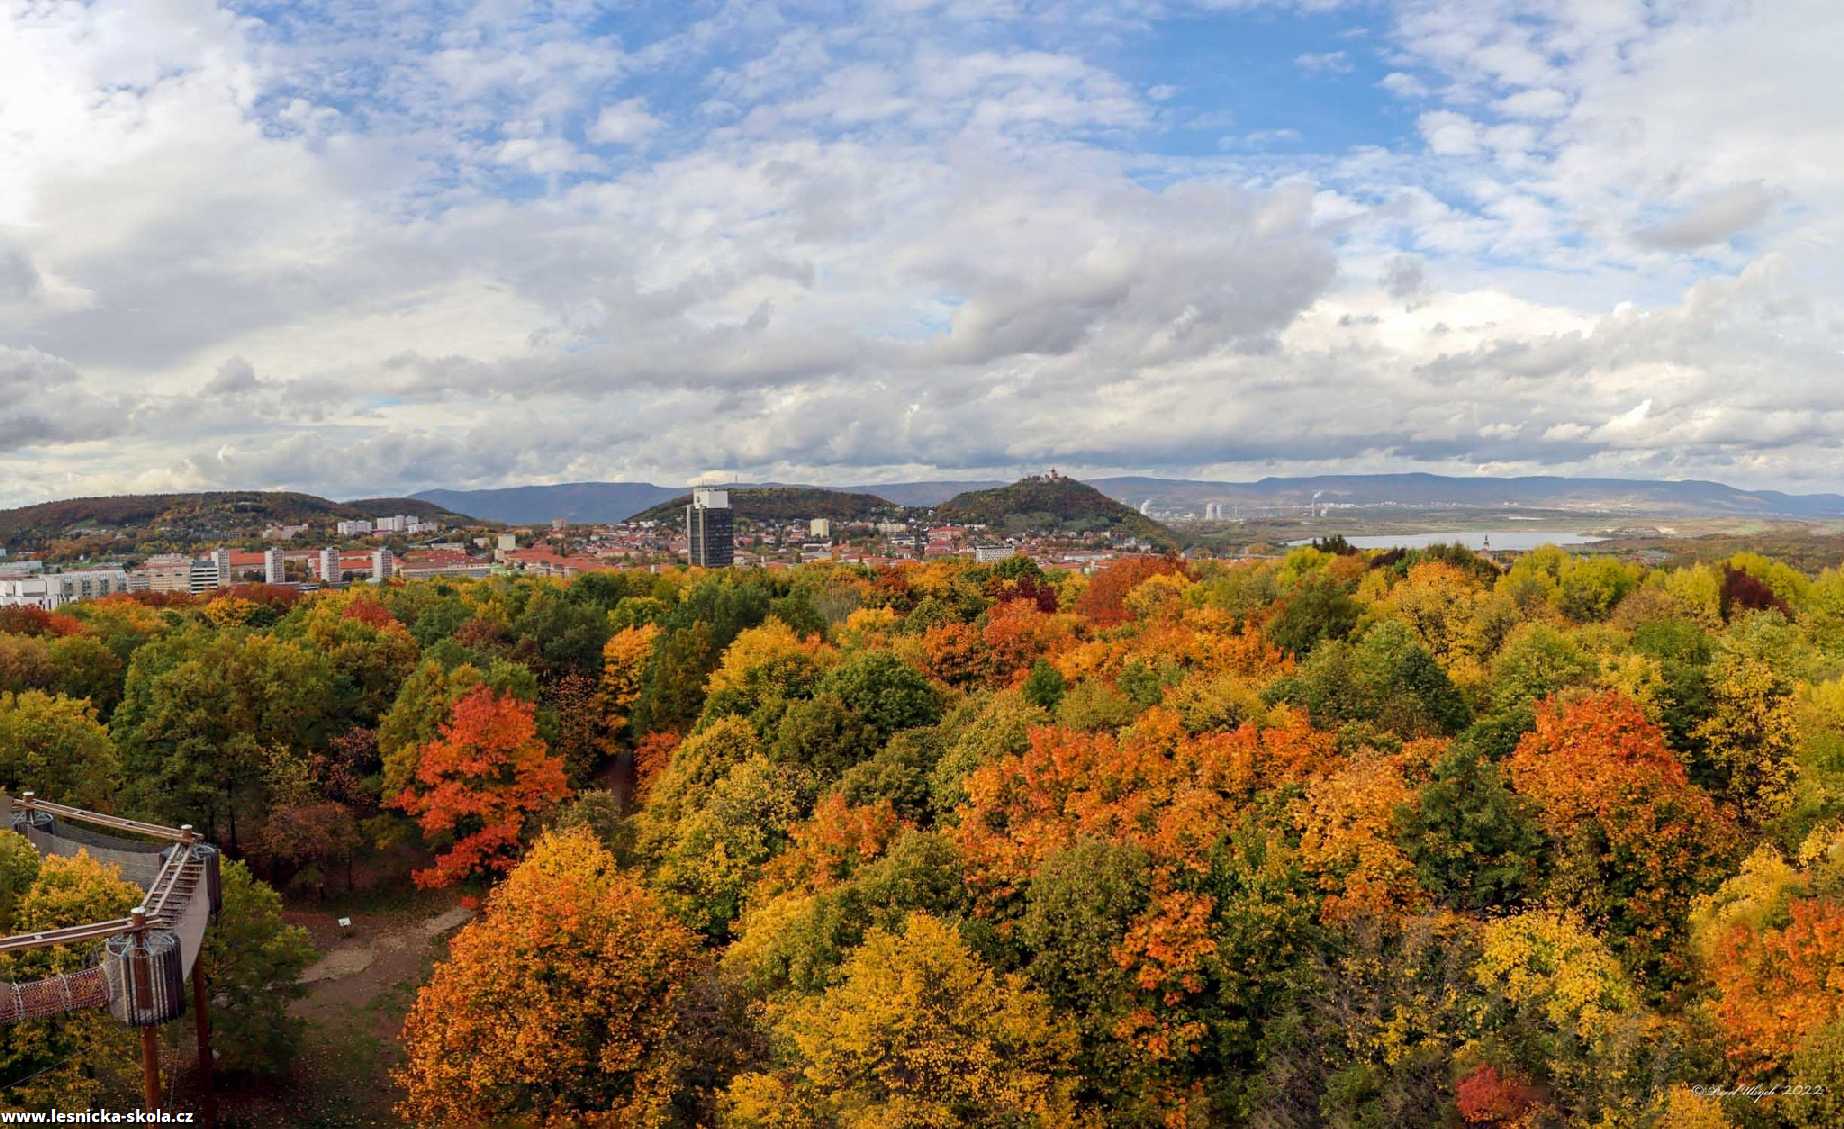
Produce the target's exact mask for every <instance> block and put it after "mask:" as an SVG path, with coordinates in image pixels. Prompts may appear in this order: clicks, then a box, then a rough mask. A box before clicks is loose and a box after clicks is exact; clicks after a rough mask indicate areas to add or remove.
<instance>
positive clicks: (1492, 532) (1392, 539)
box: [1290, 529, 1606, 549]
mask: <svg viewBox="0 0 1844 1129" xmlns="http://www.w3.org/2000/svg"><path fill="white" fill-rule="evenodd" d="M1487 538H1490V539H1491V542H1492V548H1494V549H1535V548H1537V547H1538V546H1540V545H1592V544H1594V543H1595V542H1596V541H1604V540H1606V538H1604V537H1593V536H1590V535H1588V534H1586V533H1559V532H1558V533H1550V532H1544V531H1543V530H1540V529H1464V530H1448V531H1446V532H1443V533H1382V534H1377V535H1375V536H1366V537H1346V538H1345V540H1347V541H1349V542H1351V544H1353V545H1355V546H1356V547H1357V548H1360V549H1425V548H1427V547H1428V546H1429V545H1452V544H1454V543H1455V542H1458V543H1459V544H1462V545H1465V546H1466V547H1467V548H1469V549H1483V548H1485V543H1486V539H1487ZM1311 541H1312V539H1311V538H1307V539H1306V540H1304V541H1293V542H1290V544H1294V545H1307V544H1311Z"/></svg>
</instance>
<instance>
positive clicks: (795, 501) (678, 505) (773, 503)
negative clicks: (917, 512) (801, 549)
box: [628, 486, 903, 521]
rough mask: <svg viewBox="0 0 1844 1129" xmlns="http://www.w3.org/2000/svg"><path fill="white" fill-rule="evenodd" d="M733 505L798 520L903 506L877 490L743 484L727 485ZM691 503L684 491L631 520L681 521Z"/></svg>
mask: <svg viewBox="0 0 1844 1129" xmlns="http://www.w3.org/2000/svg"><path fill="white" fill-rule="evenodd" d="M727 489H729V492H730V508H731V509H732V510H734V511H735V513H736V516H737V517H739V518H746V519H748V520H750V521H798V520H801V519H803V518H815V517H824V518H831V519H832V520H833V521H869V520H871V519H873V518H877V517H901V516H902V514H903V507H902V506H899V505H897V504H895V503H894V502H891V501H890V500H889V499H887V498H880V497H878V496H877V495H875V494H859V493H854V492H851V491H846V490H824V489H821V488H819V487H815V486H741V487H730V488H727ZM690 504H691V494H690V493H685V494H680V495H677V496H675V497H672V498H668V499H667V500H666V501H664V502H661V503H659V504H658V505H655V506H650V507H648V508H647V509H644V510H642V511H640V512H639V513H637V514H634V515H633V516H632V517H630V518H628V520H630V521H677V520H679V519H680V517H681V516H682V515H683V514H684V511H685V507H686V506H688V505H690Z"/></svg>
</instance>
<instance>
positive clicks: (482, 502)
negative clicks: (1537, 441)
mask: <svg viewBox="0 0 1844 1129" xmlns="http://www.w3.org/2000/svg"><path fill="white" fill-rule="evenodd" d="M1084 481H1086V482H1087V483H1088V485H1090V486H1093V487H1094V488H1095V489H1097V490H1099V491H1100V492H1101V493H1103V494H1105V495H1107V496H1108V497H1109V498H1112V499H1113V500H1115V501H1117V502H1121V503H1123V504H1125V505H1127V506H1130V507H1136V508H1137V507H1138V506H1139V505H1140V504H1141V503H1143V502H1147V501H1150V502H1152V504H1153V508H1154V509H1156V510H1160V511H1166V512H1170V511H1183V510H1192V511H1196V512H1199V513H1201V512H1202V510H1203V507H1204V506H1205V504H1207V503H1209V502H1217V503H1219V504H1221V505H1223V506H1224V507H1225V509H1226V510H1227V509H1228V508H1229V507H1233V506H1238V505H1247V506H1289V505H1300V506H1305V505H1307V504H1309V503H1310V502H1311V501H1312V500H1313V495H1315V494H1319V495H1320V498H1319V501H1320V502H1321V503H1322V504H1323V503H1331V504H1343V505H1358V506H1385V505H1395V506H1402V507H1408V508H1432V507H1442V506H1463V507H1473V508H1492V507H1504V506H1510V507H1522V508H1530V509H1560V510H1576V511H1581V512H1585V513H1597V514H1629V515H1633V516H1646V515H1650V516H1661V517H1663V516H1693V515H1710V516H1722V515H1729V516H1733V515H1756V516H1761V517H1800V518H1818V517H1844V496H1841V495H1838V494H1786V493H1782V492H1780V491H1777V490H1741V489H1737V488H1735V487H1733V486H1724V485H1723V484H1722V483H1720V482H1704V481H1697V480H1688V481H1679V482H1672V481H1663V480H1652V479H1624V478H1564V477H1559V476H1555V475H1542V476H1530V477H1522V478H1456V477H1450V476H1446V475H1438V474H1339V475H1317V476H1313V477H1306V478H1263V479H1261V480H1259V481H1256V482H1216V481H1208V480H1198V479H1175V478H1150V477H1113V478H1091V479H1085V480H1084ZM748 485H749V486H750V487H767V486H776V485H780V484H777V483H752V484H748ZM1004 485H1005V483H1003V482H997V481H992V480H978V481H967V482H953V481H928V482H893V483H881V484H876V485H868V486H847V487H842V488H840V489H842V490H843V491H844V492H846V493H858V494H873V495H876V496H877V497H879V498H885V499H888V500H889V501H891V502H894V503H896V504H897V505H902V506H939V505H941V504H942V503H944V502H946V501H948V500H949V499H950V498H952V497H954V496H955V495H956V494H961V493H965V492H968V491H978V490H990V489H996V488H999V487H1002V486H1004ZM741 488H743V487H732V489H741ZM688 489H689V488H688V487H684V486H656V485H654V484H652V483H650V482H573V483H566V484H563V485H558V486H515V487H509V488H505V489H499V490H425V491H423V492H421V493H419V494H417V495H416V497H417V498H420V499H423V500H426V501H429V502H433V503H436V504H437V505H441V506H446V507H447V508H449V509H451V510H455V511H458V512H461V513H470V514H474V515H476V516H478V517H482V518H487V519H489V520H493V521H503V522H509V523H513V524H524V523H532V522H542V521H549V520H551V519H552V518H555V517H561V518H564V519H565V520H567V521H573V522H615V521H621V520H623V519H624V518H626V517H628V516H629V515H631V514H634V513H637V512H640V511H642V510H645V509H647V508H648V507H651V506H655V505H658V504H659V503H661V502H666V501H670V500H671V499H673V498H676V497H678V496H680V495H683V494H685V493H686V491H687V490H688ZM815 489H820V488H817V487H816V488H815ZM815 516H817V515H815Z"/></svg>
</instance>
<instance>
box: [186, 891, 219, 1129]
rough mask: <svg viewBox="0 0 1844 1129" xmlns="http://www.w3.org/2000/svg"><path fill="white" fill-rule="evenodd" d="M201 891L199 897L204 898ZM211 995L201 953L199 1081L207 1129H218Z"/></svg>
mask: <svg viewBox="0 0 1844 1129" xmlns="http://www.w3.org/2000/svg"><path fill="white" fill-rule="evenodd" d="M203 894H204V891H203V890H200V891H199V893H198V895H195V896H203ZM210 998H211V993H210V992H208V991H206V988H205V954H204V953H200V954H199V956H198V963H197V964H194V965H193V966H192V1010H193V1011H194V1012H196V1013H197V1015H196V1018H197V1020H198V1079H199V1085H200V1086H201V1087H203V1089H204V1095H203V1096H204V1105H205V1109H204V1114H205V1127H206V1129H216V1126H217V1124H218V1094H217V1090H216V1089H215V1088H214V1087H213V1083H212V1076H211V1074H212V1071H211V1012H210V1011H208V1010H206V1009H207V1007H208V1004H207V1002H206V1001H207V1000H209V999H210Z"/></svg>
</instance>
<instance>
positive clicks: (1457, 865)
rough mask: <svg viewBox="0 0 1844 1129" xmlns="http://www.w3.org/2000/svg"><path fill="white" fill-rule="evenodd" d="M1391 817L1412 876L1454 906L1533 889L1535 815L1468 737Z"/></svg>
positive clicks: (1539, 852)
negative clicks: (1411, 865)
mask: <svg viewBox="0 0 1844 1129" xmlns="http://www.w3.org/2000/svg"><path fill="white" fill-rule="evenodd" d="M1397 819H1398V821H1399V823H1400V827H1401V834H1400V839H1399V844H1400V846H1401V847H1402V849H1403V851H1404V853H1406V854H1407V855H1408V856H1409V858H1410V859H1411V860H1413V861H1414V863H1415V873H1416V877H1417V879H1419V880H1420V882H1421V884H1422V886H1423V887H1424V888H1425V889H1427V890H1428V891H1429V892H1430V893H1432V894H1433V895H1434V896H1435V897H1437V898H1440V899H1441V900H1442V901H1443V902H1445V903H1446V904H1447V905H1449V906H1452V907H1453V908H1454V909H1458V910H1464V911H1478V910H1483V909H1490V908H1494V907H1506V906H1514V905H1517V904H1518V903H1519V902H1521V901H1522V900H1523V899H1524V898H1525V897H1527V896H1528V895H1530V894H1532V893H1534V892H1535V890H1536V887H1537V884H1538V881H1539V879H1540V877H1541V874H1542V871H1543V850H1544V839H1543V834H1542V832H1541V831H1540V830H1539V829H1538V827H1537V822H1536V815H1535V813H1534V812H1533V811H1532V810H1531V805H1530V803H1529V802H1528V801H1526V800H1525V799H1524V798H1523V797H1521V796H1519V795H1518V794H1517V793H1515V792H1513V791H1512V790H1511V789H1510V788H1509V787H1507V786H1506V785H1505V782H1504V778H1503V776H1502V774H1501V773H1500V772H1499V771H1498V766H1497V765H1495V764H1493V763H1492V761H1491V760H1489V759H1487V758H1486V757H1484V756H1483V755H1481V754H1480V752H1479V751H1478V749H1477V748H1476V747H1475V746H1473V745H1472V744H1471V743H1470V742H1459V743H1456V744H1455V746H1454V748H1453V749H1452V750H1451V751H1449V752H1448V753H1447V755H1446V756H1444V757H1442V758H1441V759H1440V760H1439V761H1438V762H1436V764H1435V766H1434V771H1433V777H1432V779H1430V780H1429V781H1428V783H1427V784H1425V785H1423V786H1422V789H1421V792H1420V794H1419V795H1418V797H1417V800H1416V802H1415V803H1414V804H1413V805H1410V806H1408V807H1406V808H1405V809H1404V810H1402V811H1400V812H1398V813H1397Z"/></svg>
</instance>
